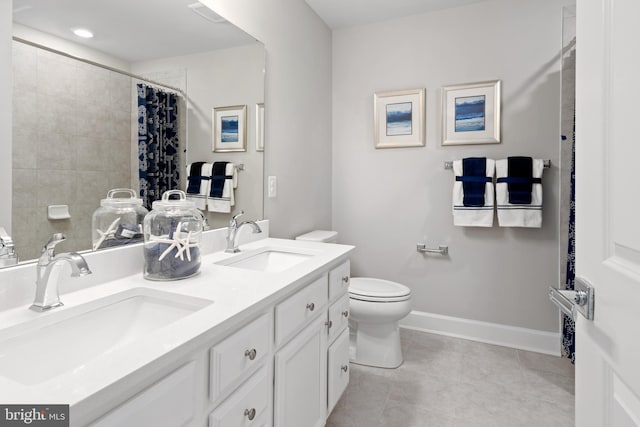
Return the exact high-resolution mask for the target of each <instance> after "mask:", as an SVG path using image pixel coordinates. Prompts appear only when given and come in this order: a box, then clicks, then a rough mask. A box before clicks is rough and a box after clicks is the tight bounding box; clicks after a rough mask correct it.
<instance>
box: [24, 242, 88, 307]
mask: <svg viewBox="0 0 640 427" xmlns="http://www.w3.org/2000/svg"><path fill="white" fill-rule="evenodd" d="M66 239H67V238H66V237H65V235H64V234H62V233H56V234H54V235H53V236H52V237H51V239H49V241H48V242H47V243H46V244H45V245H44V248H43V249H42V255H40V259H39V260H38V266H37V269H38V278H37V280H36V298H35V300H34V301H33V304H32V305H31V307H29V308H30V309H31V310H35V311H46V310H50V309H52V308H56V307H60V306H61V305H62V301H60V294H59V293H58V279H59V276H60V267H61V265H59V262H58V261H66V262H68V263H69V265H70V266H71V277H79V276H86V275H87V274H91V270H90V269H89V266H88V265H87V262H86V261H85V259H84V258H83V257H82V255H80V254H79V253H77V252H66V253H62V254H60V255H55V247H56V245H57V244H58V243H60V242H63V241H65V240H66Z"/></svg>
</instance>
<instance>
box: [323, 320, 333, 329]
mask: <svg viewBox="0 0 640 427" xmlns="http://www.w3.org/2000/svg"><path fill="white" fill-rule="evenodd" d="M324 325H325V326H326V327H327V328H329V329H331V327H332V326H333V322H332V321H331V320H327V321H326V322H324Z"/></svg>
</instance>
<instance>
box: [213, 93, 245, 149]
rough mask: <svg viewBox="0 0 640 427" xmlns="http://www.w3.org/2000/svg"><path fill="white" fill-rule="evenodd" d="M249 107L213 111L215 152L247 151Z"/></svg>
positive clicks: (238, 106) (222, 108) (231, 107)
mask: <svg viewBox="0 0 640 427" xmlns="http://www.w3.org/2000/svg"><path fill="white" fill-rule="evenodd" d="M246 117H247V106H246V105H233V106H230V107H216V108H214V109H213V120H212V121H213V151H214V152H216V153H224V152H230V151H247V119H246Z"/></svg>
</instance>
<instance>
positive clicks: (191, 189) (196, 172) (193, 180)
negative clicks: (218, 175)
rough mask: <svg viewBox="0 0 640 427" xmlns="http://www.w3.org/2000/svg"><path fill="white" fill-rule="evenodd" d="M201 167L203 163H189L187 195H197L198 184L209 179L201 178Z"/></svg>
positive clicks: (198, 190) (198, 191)
mask: <svg viewBox="0 0 640 427" xmlns="http://www.w3.org/2000/svg"><path fill="white" fill-rule="evenodd" d="M202 165H204V162H195V163H191V168H190V169H189V177H188V178H187V179H188V180H189V185H188V186H187V194H198V193H200V184H201V183H202V179H203V178H204V179H209V177H203V176H202Z"/></svg>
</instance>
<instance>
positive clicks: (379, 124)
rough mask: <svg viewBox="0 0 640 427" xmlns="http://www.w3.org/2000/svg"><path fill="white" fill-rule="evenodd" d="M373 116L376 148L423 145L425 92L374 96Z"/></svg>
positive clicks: (385, 93)
mask: <svg viewBox="0 0 640 427" xmlns="http://www.w3.org/2000/svg"><path fill="white" fill-rule="evenodd" d="M373 116H374V127H375V129H374V135H375V144H376V148H399V147H420V146H424V134H425V91H424V89H410V90H398V91H392V92H378V93H376V94H374V95H373Z"/></svg>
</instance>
